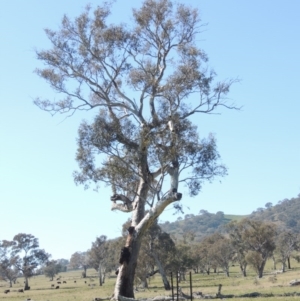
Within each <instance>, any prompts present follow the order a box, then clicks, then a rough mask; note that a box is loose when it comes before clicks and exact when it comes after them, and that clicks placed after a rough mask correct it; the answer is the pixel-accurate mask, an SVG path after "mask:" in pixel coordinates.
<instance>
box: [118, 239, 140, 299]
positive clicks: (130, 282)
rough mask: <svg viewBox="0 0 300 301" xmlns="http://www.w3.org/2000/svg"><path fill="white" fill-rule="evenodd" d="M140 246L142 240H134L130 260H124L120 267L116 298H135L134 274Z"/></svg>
mask: <svg viewBox="0 0 300 301" xmlns="http://www.w3.org/2000/svg"><path fill="white" fill-rule="evenodd" d="M140 246H141V242H140V240H134V241H132V244H131V248H130V250H131V252H130V258H129V261H128V262H126V260H124V262H123V263H122V265H121V266H120V268H119V273H118V277H117V281H116V284H115V291H114V299H115V300H118V299H119V296H123V297H128V298H134V291H133V287H134V275H135V268H136V265H137V259H138V254H139V250H140ZM125 248H126V247H125Z"/></svg>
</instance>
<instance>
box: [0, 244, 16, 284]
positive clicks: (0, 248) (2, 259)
mask: <svg viewBox="0 0 300 301" xmlns="http://www.w3.org/2000/svg"><path fill="white" fill-rule="evenodd" d="M12 246H13V243H12V242H10V241H7V240H3V241H2V242H0V278H2V279H3V280H5V281H8V282H9V286H10V287H12V284H13V282H15V281H16V279H17V277H18V273H19V271H18V270H17V269H16V268H15V267H14V261H15V257H14V256H13V254H12Z"/></svg>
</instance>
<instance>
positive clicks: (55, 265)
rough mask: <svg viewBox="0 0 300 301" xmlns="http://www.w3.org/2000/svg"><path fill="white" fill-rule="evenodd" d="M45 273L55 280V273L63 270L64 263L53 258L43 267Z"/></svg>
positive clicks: (51, 279)
mask: <svg viewBox="0 0 300 301" xmlns="http://www.w3.org/2000/svg"><path fill="white" fill-rule="evenodd" d="M43 271H44V275H45V276H46V277H48V278H50V281H53V278H54V276H55V275H57V274H58V273H59V272H61V271H62V265H61V264H60V263H59V262H58V261H57V260H51V261H49V262H47V263H46V265H45V267H44V268H43Z"/></svg>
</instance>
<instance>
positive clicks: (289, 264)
mask: <svg viewBox="0 0 300 301" xmlns="http://www.w3.org/2000/svg"><path fill="white" fill-rule="evenodd" d="M287 262H288V269H289V270H290V269H291V260H290V256H288V258H287Z"/></svg>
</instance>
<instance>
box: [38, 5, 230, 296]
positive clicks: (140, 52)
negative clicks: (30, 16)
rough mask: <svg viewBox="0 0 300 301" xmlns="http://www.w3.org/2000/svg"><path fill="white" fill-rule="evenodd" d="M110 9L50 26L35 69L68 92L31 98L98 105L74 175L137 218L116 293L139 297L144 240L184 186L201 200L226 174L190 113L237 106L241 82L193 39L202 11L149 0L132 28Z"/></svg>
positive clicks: (83, 128)
mask: <svg viewBox="0 0 300 301" xmlns="http://www.w3.org/2000/svg"><path fill="white" fill-rule="evenodd" d="M110 12H111V6H110V4H107V3H105V4H103V5H102V6H99V7H97V8H95V9H94V10H92V9H91V7H87V8H86V10H85V11H84V12H83V13H82V14H81V15H80V16H78V17H77V18H76V19H75V20H71V19H70V18H68V17H67V16H64V17H63V19H62V23H61V26H60V28H59V29H58V30H50V29H46V34H47V36H48V38H49V40H50V42H51V44H52V47H51V48H50V49H48V50H41V51H37V57H38V59H39V60H41V61H42V62H43V63H44V64H45V66H44V67H43V68H39V69H37V70H36V72H37V74H38V75H39V76H40V77H42V78H43V79H45V80H46V81H47V82H48V83H49V84H50V86H51V87H52V88H53V89H54V90H55V91H56V92H58V93H59V94H60V95H62V97H61V98H60V99H55V100H49V99H42V98H37V99H36V100H35V104H36V105H38V106H39V107H40V108H41V109H43V110H45V111H48V112H50V113H51V114H55V113H66V114H68V116H70V115H72V114H74V113H75V112H76V111H79V110H91V109H95V112H96V113H95V117H94V119H93V120H91V121H90V122H88V121H84V122H82V124H81V125H80V127H79V131H78V150H77V155H76V159H77V161H78V164H79V171H76V172H75V173H74V178H75V182H76V183H77V184H83V185H85V187H89V186H90V185H94V184H95V185H96V186H98V184H99V183H101V182H103V183H106V184H108V185H109V186H110V187H111V190H112V196H111V199H110V201H111V209H112V210H119V211H122V212H124V213H130V214H131V227H130V231H129V232H128V240H127V242H126V244H125V246H124V248H123V249H122V250H121V254H122V255H121V258H120V262H121V263H120V268H119V274H118V277H117V281H116V285H115V291H114V298H116V299H118V298H122V296H125V297H134V291H133V284H134V273H135V267H136V264H137V258H138V254H139V250H140V245H141V238H142V236H143V234H144V233H145V232H146V230H147V229H148V228H149V227H150V226H151V224H152V223H153V222H154V220H155V219H157V218H158V216H159V215H160V214H161V213H162V212H163V211H164V210H165V208H166V207H167V206H168V205H170V204H174V206H175V208H177V209H179V210H180V208H181V206H180V203H179V201H180V200H181V198H182V193H181V192H180V191H179V185H180V184H185V185H186V186H187V188H188V191H189V193H190V195H191V196H195V195H197V194H198V192H199V191H200V190H201V186H202V183H203V181H206V180H208V181H212V180H213V179H214V178H215V177H216V176H224V175H225V174H226V168H225V167H224V166H223V165H222V164H220V163H219V153H218V151H217V148H216V140H215V138H214V137H213V136H212V135H209V136H208V137H207V138H202V137H201V138H200V137H199V134H198V132H197V126H196V125H195V124H193V122H192V116H195V115H196V114H210V113H215V112H217V109H218V108H222V107H223V108H229V109H232V108H234V106H233V105H231V104H229V103H227V100H226V95H227V93H228V92H229V89H230V86H231V85H232V83H233V82H234V81H235V80H228V81H221V82H216V80H215V72H214V71H213V70H210V69H209V67H208V65H207V62H208V58H207V55H206V54H205V52H204V51H203V50H202V49H200V48H199V46H198V44H197V43H198V41H199V40H197V39H198V38H197V37H198V34H199V33H200V32H201V30H202V27H203V24H202V23H201V20H200V17H199V14H198V10H197V9H194V8H191V7H188V6H185V5H184V4H175V3H173V2H172V1H170V0H145V1H143V2H142V3H141V5H140V7H139V8H137V9H133V11H132V19H133V20H132V23H130V24H110V23H108V16H109V14H110ZM180 187H181V186H180ZM180 189H182V188H180ZM101 210H102V209H101Z"/></svg>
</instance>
